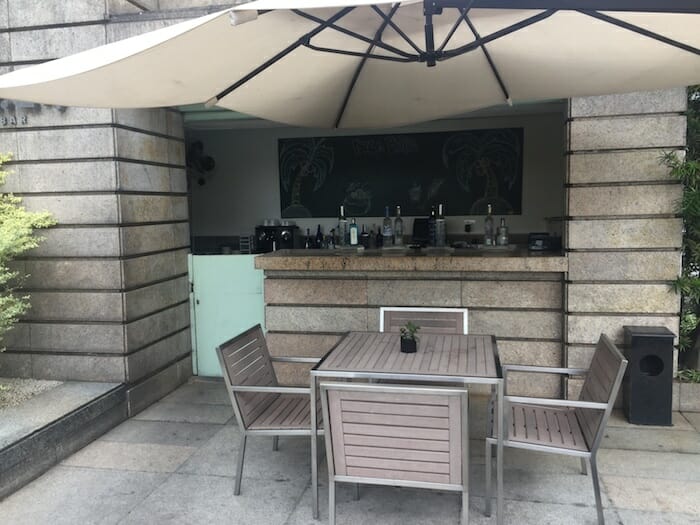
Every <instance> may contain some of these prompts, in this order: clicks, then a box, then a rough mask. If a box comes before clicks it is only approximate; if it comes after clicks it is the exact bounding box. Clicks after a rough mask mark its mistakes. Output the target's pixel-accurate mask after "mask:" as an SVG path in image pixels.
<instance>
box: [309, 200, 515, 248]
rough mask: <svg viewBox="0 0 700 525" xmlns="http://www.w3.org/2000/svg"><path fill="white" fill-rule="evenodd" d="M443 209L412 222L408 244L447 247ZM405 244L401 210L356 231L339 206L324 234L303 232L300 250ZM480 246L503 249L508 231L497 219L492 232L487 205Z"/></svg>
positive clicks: (386, 211) (318, 227)
mask: <svg viewBox="0 0 700 525" xmlns="http://www.w3.org/2000/svg"><path fill="white" fill-rule="evenodd" d="M444 211H445V210H444V205H443V204H438V205H437V207H436V206H432V207H431V210H430V216H429V217H427V219H421V218H417V219H415V220H414V225H413V235H412V236H411V242H414V243H418V244H424V245H428V246H435V247H438V248H440V247H445V246H446V243H447V219H446V218H445V214H444ZM405 241H406V236H405V232H404V224H403V219H402V218H401V206H396V209H395V213H394V218H393V220H392V218H391V216H390V214H389V206H385V208H384V219H383V221H382V224H381V226H376V225H374V224H373V225H372V226H371V227H370V228H367V227H366V226H365V225H364V224H363V225H362V229H361V230H360V226H359V225H358V224H357V220H356V219H355V218H351V219H350V220H348V218H347V217H346V215H345V206H343V205H341V206H340V213H339V215H338V224H337V226H336V227H335V228H331V229H330V231H329V232H327V233H326V234H324V233H323V231H322V229H321V225H320V224H319V225H318V226H317V228H316V234H315V235H313V234H312V233H311V229H310V228H307V229H306V238H305V241H304V248H307V249H310V248H316V249H318V248H336V247H344V246H364V247H365V248H386V247H391V246H403V245H404V243H405ZM484 245H486V246H496V245H498V246H507V245H508V228H507V226H506V223H505V218H501V224H500V226H499V227H498V230H497V232H496V229H495V228H494V218H493V214H492V208H491V205H490V204H489V205H488V215H487V216H486V218H485V219H484Z"/></svg>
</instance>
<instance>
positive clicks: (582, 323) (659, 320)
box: [567, 314, 678, 344]
mask: <svg viewBox="0 0 700 525" xmlns="http://www.w3.org/2000/svg"><path fill="white" fill-rule="evenodd" d="M625 325H631V326H634V325H636V326H664V327H666V328H668V329H669V330H671V331H672V332H673V333H674V334H677V333H678V316H648V315H645V316H635V315H580V314H570V315H569V316H568V325H567V326H568V333H567V341H568V342H569V343H570V344H595V343H597V342H598V338H599V337H600V334H606V335H608V336H609V337H610V338H611V339H613V340H614V341H615V343H617V344H622V343H623V342H624V336H623V333H622V327H623V326H625Z"/></svg>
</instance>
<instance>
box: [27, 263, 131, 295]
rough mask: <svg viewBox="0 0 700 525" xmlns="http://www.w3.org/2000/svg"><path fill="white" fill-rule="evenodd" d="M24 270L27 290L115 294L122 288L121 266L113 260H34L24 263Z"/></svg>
mask: <svg viewBox="0 0 700 525" xmlns="http://www.w3.org/2000/svg"><path fill="white" fill-rule="evenodd" d="M23 266H24V271H25V272H26V273H27V274H29V277H28V278H27V280H26V282H25V284H24V287H25V288H28V289H34V290H51V289H60V288H63V289H75V290H81V289H82V290H91V289H92V290H94V289H111V290H118V289H120V288H121V287H122V276H121V264H120V262H119V261H118V260H116V259H111V260H100V259H91V260H84V259H83V260H81V259H62V260H48V261H46V260H41V259H39V260H37V259H34V260H28V261H24V262H23Z"/></svg>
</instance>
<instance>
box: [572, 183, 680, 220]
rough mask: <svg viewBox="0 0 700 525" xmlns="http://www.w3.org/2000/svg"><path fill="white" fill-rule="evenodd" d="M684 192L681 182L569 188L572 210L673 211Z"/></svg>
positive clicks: (586, 212) (584, 213)
mask: <svg viewBox="0 0 700 525" xmlns="http://www.w3.org/2000/svg"><path fill="white" fill-rule="evenodd" d="M682 194H683V186H681V185H680V184H669V185H658V184H654V185H646V186H609V187H586V188H569V214H570V215H572V216H574V217H577V216H579V217H586V216H601V215H660V214H667V213H672V212H673V211H674V210H675V209H676V206H677V203H678V201H679V200H680V198H681V196H682Z"/></svg>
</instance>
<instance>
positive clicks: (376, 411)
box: [321, 383, 469, 525]
mask: <svg viewBox="0 0 700 525" xmlns="http://www.w3.org/2000/svg"><path fill="white" fill-rule="evenodd" d="M321 404H322V406H323V420H324V421H325V422H326V429H325V430H326V432H325V438H326V439H325V440H326V458H327V462H328V505H329V510H328V518H329V523H330V525H334V524H335V484H336V483H338V482H345V483H356V484H357V483H366V484H371V485H391V486H395V485H400V486H406V487H416V488H428V489H436V490H445V491H459V492H462V524H463V525H466V524H467V523H468V512H469V471H468V464H469V439H468V438H467V436H468V435H469V432H468V417H467V416H468V413H467V407H468V398H467V390H466V389H464V388H431V387H428V386H405V385H402V386H380V385H370V384H362V383H321Z"/></svg>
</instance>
